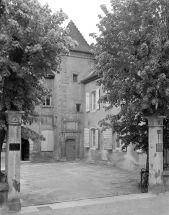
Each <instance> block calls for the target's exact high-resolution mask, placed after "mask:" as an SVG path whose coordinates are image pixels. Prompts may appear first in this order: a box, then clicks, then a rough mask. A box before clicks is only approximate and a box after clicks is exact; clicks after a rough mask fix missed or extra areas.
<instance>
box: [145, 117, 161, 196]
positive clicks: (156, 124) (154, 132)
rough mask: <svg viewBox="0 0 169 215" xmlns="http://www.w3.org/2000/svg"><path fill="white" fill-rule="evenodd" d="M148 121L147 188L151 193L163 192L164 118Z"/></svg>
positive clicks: (149, 118) (151, 118)
mask: <svg viewBox="0 0 169 215" xmlns="http://www.w3.org/2000/svg"><path fill="white" fill-rule="evenodd" d="M146 118H147V119H148V127H149V135H148V143H149V188H148V191H149V192H152V193H160V192H162V191H163V120H164V118H165V117H164V116H151V117H146Z"/></svg>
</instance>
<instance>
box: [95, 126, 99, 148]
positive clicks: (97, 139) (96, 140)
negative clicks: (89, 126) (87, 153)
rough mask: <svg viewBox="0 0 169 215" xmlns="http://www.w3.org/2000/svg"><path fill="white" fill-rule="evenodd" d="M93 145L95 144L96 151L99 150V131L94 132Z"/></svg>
mask: <svg viewBox="0 0 169 215" xmlns="http://www.w3.org/2000/svg"><path fill="white" fill-rule="evenodd" d="M95 143H96V149H98V148H99V130H98V129H96V130H95Z"/></svg>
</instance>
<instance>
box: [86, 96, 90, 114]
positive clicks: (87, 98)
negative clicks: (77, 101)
mask: <svg viewBox="0 0 169 215" xmlns="http://www.w3.org/2000/svg"><path fill="white" fill-rule="evenodd" d="M89 101H90V94H89V93H86V112H89V111H90V106H89V103H90V102H89Z"/></svg>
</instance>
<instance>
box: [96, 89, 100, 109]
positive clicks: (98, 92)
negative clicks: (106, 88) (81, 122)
mask: <svg viewBox="0 0 169 215" xmlns="http://www.w3.org/2000/svg"><path fill="white" fill-rule="evenodd" d="M99 98H100V89H99V88H98V89H97V90H96V110H99V109H100V103H98V101H99Z"/></svg>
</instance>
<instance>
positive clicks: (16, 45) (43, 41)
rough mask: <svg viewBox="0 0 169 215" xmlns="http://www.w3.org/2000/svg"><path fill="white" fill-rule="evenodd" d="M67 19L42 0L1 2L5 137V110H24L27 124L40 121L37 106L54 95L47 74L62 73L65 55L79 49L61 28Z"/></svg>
mask: <svg viewBox="0 0 169 215" xmlns="http://www.w3.org/2000/svg"><path fill="white" fill-rule="evenodd" d="M66 18H67V15H66V14H65V13H63V11H62V10H60V11H58V12H56V13H52V11H51V9H50V8H49V6H48V4H46V5H44V6H41V5H40V3H39V2H38V0H5V1H4V0H0V110H1V111H0V112H1V113H0V120H1V123H0V128H1V132H3V134H4V132H5V130H4V129H3V128H4V125H5V120H6V119H5V116H4V115H3V112H4V111H5V110H23V111H24V114H23V117H22V122H23V124H25V125H26V124H31V123H32V122H33V121H34V120H35V119H36V118H37V116H38V114H37V113H36V112H35V106H37V105H40V104H41V103H42V102H43V101H44V98H45V96H47V95H49V93H50V92H49V90H48V89H46V87H45V85H44V84H43V80H44V78H45V77H46V75H47V72H48V71H49V70H53V71H55V72H59V71H60V62H61V55H67V54H68V53H69V49H70V48H73V47H74V46H75V41H73V40H72V39H71V38H70V37H69V36H68V33H69V30H68V29H67V28H63V27H61V26H60V25H61V24H62V23H63V22H64V20H65V19H66ZM24 131H25V130H23V132H22V134H23V133H24ZM28 133H30V132H28ZM1 134H2V133H1ZM1 136H2V135H1ZM31 136H32V135H31ZM31 136H30V137H31ZM2 139H3V138H2Z"/></svg>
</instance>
